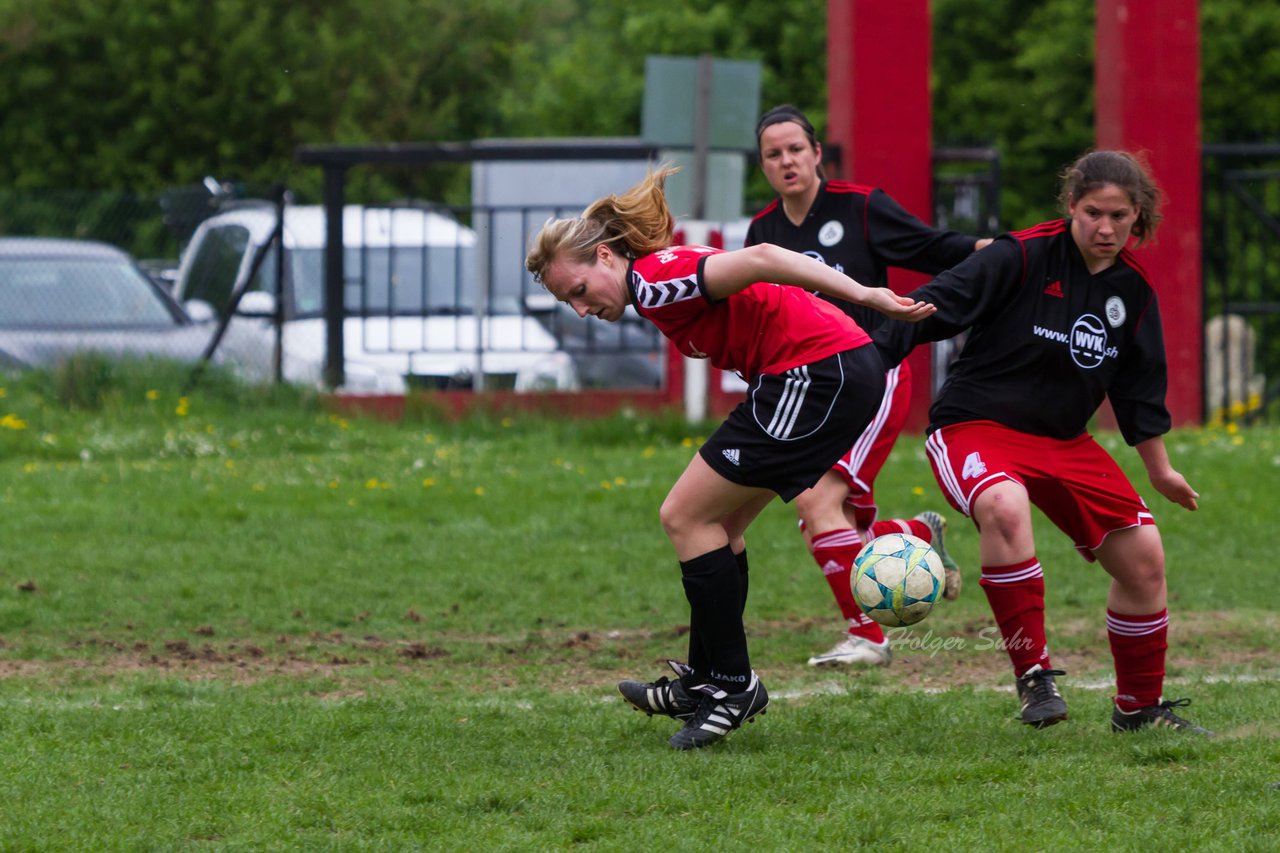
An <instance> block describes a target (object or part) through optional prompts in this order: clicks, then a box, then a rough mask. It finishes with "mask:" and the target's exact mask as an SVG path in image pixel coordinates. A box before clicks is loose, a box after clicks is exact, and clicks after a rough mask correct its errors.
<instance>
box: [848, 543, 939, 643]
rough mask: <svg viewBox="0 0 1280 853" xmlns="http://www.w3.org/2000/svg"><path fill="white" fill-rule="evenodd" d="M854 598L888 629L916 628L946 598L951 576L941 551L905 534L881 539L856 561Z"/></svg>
mask: <svg viewBox="0 0 1280 853" xmlns="http://www.w3.org/2000/svg"><path fill="white" fill-rule="evenodd" d="M853 570H854V575H853V597H854V599H855V600H856V601H857V602H858V606H859V607H861V608H862V612H863V613H865V614H867V615H868V616H870V617H871V618H872V619H874V620H876V621H877V622H879V623H880V624H881V625H884V626H885V627H887V628H901V627H903V626H905V625H914V624H915V623H917V622H919V621H920V620H921V619H923V618H924V617H925V616H927V615H929V611H930V610H931V609H932V608H933V604H934V602H935V601H937V600H938V599H939V598H941V597H942V588H943V586H944V585H945V584H946V580H947V576H946V573H945V572H944V571H943V568H942V559H941V558H940V557H939V556H938V552H937V551H935V550H933V549H932V548H930V547H929V543H928V542H925V541H924V540H923V539H919V538H917V537H915V536H909V535H907V534H905V533H889V534H886V535H884V536H877V537H876V538H875V539H872V540H871V541H870V542H868V543H867V544H866V545H865V546H864V547H863V549H862V550H861V551H859V552H858V556H857V559H855V560H854V561H853Z"/></svg>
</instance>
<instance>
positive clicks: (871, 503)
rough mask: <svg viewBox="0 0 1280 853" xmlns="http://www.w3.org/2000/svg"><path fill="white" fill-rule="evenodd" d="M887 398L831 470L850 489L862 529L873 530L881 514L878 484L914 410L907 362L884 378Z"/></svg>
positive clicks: (850, 502) (851, 503) (851, 502)
mask: <svg viewBox="0 0 1280 853" xmlns="http://www.w3.org/2000/svg"><path fill="white" fill-rule="evenodd" d="M884 383H885V384H884V398H883V399H882V400H881V401H880V408H879V409H877V410H876V414H875V417H874V418H872V419H871V423H870V424H868V425H867V428H866V429H865V430H863V431H862V434H861V435H859V436H858V440H857V441H856V442H854V444H853V447H851V448H849V452H848V453H846V454H845V455H844V456H842V457H841V458H840V461H839V462H837V463H836V464H835V465H832V466H831V470H832V471H835V472H836V473H837V474H839V475H840V476H841V477H842V478H843V479H844V481H845V483H846V484H847V485H848V486H849V497H847V498H846V499H845V502H846V503H848V504H850V505H852V506H853V507H854V509H855V510H856V513H855V514H856V516H857V518H858V524H859V526H860V527H870V526H871V523H872V522H873V521H875V520H876V514H877V512H878V511H879V510H878V508H877V507H876V495H875V482H876V476H877V475H878V474H879V473H880V469H881V468H883V467H884V463H885V460H886V459H888V458H889V451H891V450H893V444H894V442H896V441H897V440H898V433H900V432H902V427H903V425H904V424H905V423H906V422H907V414H908V413H909V412H910V410H911V370H910V368H908V367H907V363H906V362H905V361H904V362H903V363H902V364H900V365H898V366H897V367H895V368H893V369H892V370H889V371H888V372H887V373H885V375H884Z"/></svg>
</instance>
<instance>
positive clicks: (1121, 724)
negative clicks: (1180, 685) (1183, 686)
mask: <svg viewBox="0 0 1280 853" xmlns="http://www.w3.org/2000/svg"><path fill="white" fill-rule="evenodd" d="M1190 704H1191V700H1190V699H1172V700H1168V701H1165V702H1160V703H1159V704H1157V705H1148V706H1147V707H1145V708H1139V709H1138V710H1136V711H1131V712H1125V711H1121V710H1120V709H1119V708H1116V709H1115V710H1114V711H1112V712H1111V731H1113V732H1136V731H1137V730H1138V729H1146V728H1168V729H1177V730H1179V731H1184V732H1190V733H1191V734H1196V735H1204V736H1205V737H1213V732H1211V731H1209V730H1208V729H1206V728H1201V727H1200V726H1197V725H1196V724H1195V723H1192V722H1189V721H1188V720H1184V719H1182V718H1181V717H1179V716H1178V715H1177V714H1175V713H1173V709H1174V708H1185V707H1186V706H1187V705H1190Z"/></svg>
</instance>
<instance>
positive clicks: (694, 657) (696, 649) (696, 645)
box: [689, 551, 748, 677]
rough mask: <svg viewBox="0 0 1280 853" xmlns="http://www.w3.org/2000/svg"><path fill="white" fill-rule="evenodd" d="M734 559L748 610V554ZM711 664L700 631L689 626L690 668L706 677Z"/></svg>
mask: <svg viewBox="0 0 1280 853" xmlns="http://www.w3.org/2000/svg"><path fill="white" fill-rule="evenodd" d="M733 556H734V559H736V560H737V561H738V592H739V594H740V595H741V597H742V610H741V611H740V612H742V613H745V612H746V610H747V586H748V575H747V572H748V567H747V552H746V551H743V552H741V553H739V554H734V555H733ZM709 665H710V662H709V661H708V660H707V656H706V653H705V652H704V651H703V650H702V638H701V637H700V636H699V635H698V631H697V629H696V628H694V627H693V626H692V625H690V626H689V666H690V667H692V668H693V671H694V672H695V673H699V674H701V675H703V676H704V677H705V675H706V672H707V667H708V666H709Z"/></svg>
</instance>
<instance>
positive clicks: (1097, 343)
mask: <svg viewBox="0 0 1280 853" xmlns="http://www.w3.org/2000/svg"><path fill="white" fill-rule="evenodd" d="M1070 346H1071V360H1072V361H1074V362H1075V363H1076V364H1077V365H1079V366H1080V367H1083V368H1085V369H1086V370H1092V369H1093V368H1095V367H1097V366H1098V365H1100V364H1102V361H1103V359H1106V358H1115V357H1116V355H1117V354H1118V353H1119V350H1118V349H1117V348H1116V347H1108V346H1107V327H1106V326H1105V325H1104V324H1103V322H1102V321H1101V320H1099V319H1098V318H1097V317H1095V316H1093V315H1092V314H1083V315H1081V316H1080V319H1078V320H1076V322H1075V324H1074V325H1072V327H1071V339H1070Z"/></svg>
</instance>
